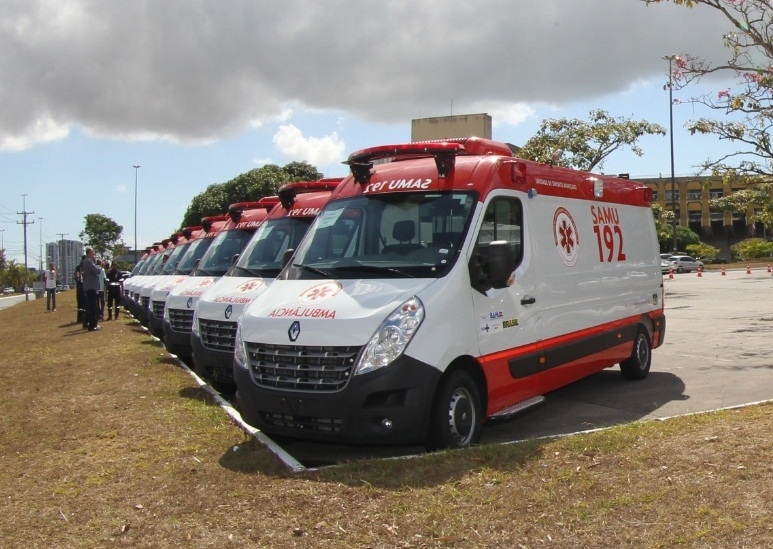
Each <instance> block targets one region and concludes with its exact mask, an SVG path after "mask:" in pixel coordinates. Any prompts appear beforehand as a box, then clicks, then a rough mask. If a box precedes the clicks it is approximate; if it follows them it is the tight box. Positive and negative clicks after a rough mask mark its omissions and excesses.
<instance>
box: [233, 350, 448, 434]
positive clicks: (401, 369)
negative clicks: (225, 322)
mask: <svg viewBox="0 0 773 549" xmlns="http://www.w3.org/2000/svg"><path fill="white" fill-rule="evenodd" d="M233 374H234V379H235V381H236V387H237V402H238V406H239V409H240V411H241V414H242V417H243V419H244V420H245V421H246V422H247V423H249V424H251V425H253V426H254V427H256V428H258V429H260V430H261V431H263V432H265V433H268V434H271V435H280V436H286V437H292V438H299V439H307V440H316V441H325V442H338V443H345V444H374V445H377V444H382V445H387V444H388V445H393V444H413V443H418V444H420V443H423V442H424V440H425V439H426V436H427V428H428V421H429V416H430V410H431V407H432V399H433V397H434V394H435V388H436V387H437V384H438V382H439V380H440V376H441V372H440V371H439V370H438V369H437V368H434V367H432V366H430V365H428V364H424V363H422V362H419V361H417V360H415V359H413V358H411V357H407V356H405V355H402V356H401V357H400V358H398V359H397V360H396V361H395V362H394V363H393V364H391V365H390V366H388V367H386V368H382V369H380V370H377V371H375V372H371V373H368V374H364V375H360V376H354V377H353V378H352V379H351V380H350V381H349V382H348V383H347V385H346V386H345V387H344V388H343V389H342V390H340V391H334V392H330V393H314V392H300V391H287V390H277V389H272V388H265V387H261V386H258V385H257V384H256V383H255V381H254V380H253V379H252V375H251V374H250V372H249V371H248V370H245V369H243V368H241V367H239V366H236V365H234V368H233Z"/></svg>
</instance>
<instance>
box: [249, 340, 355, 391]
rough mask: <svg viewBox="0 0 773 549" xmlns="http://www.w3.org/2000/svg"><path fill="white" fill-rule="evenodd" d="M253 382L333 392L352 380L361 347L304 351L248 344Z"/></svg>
mask: <svg viewBox="0 0 773 549" xmlns="http://www.w3.org/2000/svg"><path fill="white" fill-rule="evenodd" d="M246 350H247V357H248V360H249V363H250V374H251V375H252V380H253V381H254V382H255V383H256V384H258V385H259V386H261V387H266V388H271V389H283V390H288V391H310V392H315V393H321V392H332V391H339V390H341V389H343V388H344V387H345V386H346V384H347V383H348V381H349V379H350V378H351V375H352V372H353V370H354V365H355V363H356V361H357V355H358V354H359V352H360V347H328V346H320V347H304V346H300V345H270V344H267V343H249V342H248V343H247V344H246Z"/></svg>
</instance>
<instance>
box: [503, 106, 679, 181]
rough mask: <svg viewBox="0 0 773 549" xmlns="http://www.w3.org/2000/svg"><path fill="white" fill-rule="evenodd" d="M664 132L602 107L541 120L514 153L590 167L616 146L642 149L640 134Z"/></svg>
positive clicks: (600, 165) (599, 164) (596, 165)
mask: <svg viewBox="0 0 773 549" xmlns="http://www.w3.org/2000/svg"><path fill="white" fill-rule="evenodd" d="M655 134H659V135H665V134H666V130H665V128H663V127H662V126H659V125H658V124H651V123H649V122H646V121H635V120H631V119H630V118H624V117H613V116H610V114H609V113H608V112H606V111H604V110H600V109H596V110H593V111H590V113H589V120H588V121H587V122H586V121H584V120H579V119H576V118H575V119H572V120H569V119H566V118H559V119H548V120H543V121H542V124H541V125H540V129H539V130H538V131H537V134H536V135H534V136H533V137H531V138H530V139H529V140H528V141H527V142H526V143H525V144H524V145H523V147H521V149H520V150H519V151H518V153H517V154H518V156H520V157H522V158H527V159H530V160H537V161H539V162H552V163H554V164H557V165H559V166H566V167H571V168H577V169H580V170H586V171H592V170H594V169H596V168H598V169H601V168H603V167H604V161H605V160H606V158H607V157H608V156H609V155H610V154H612V153H613V152H615V151H616V150H618V149H620V148H623V147H628V148H630V149H631V151H633V152H634V153H635V154H636V155H638V156H641V155H642V154H643V151H642V150H641V148H640V147H639V146H637V145H636V142H637V141H638V140H639V138H640V137H642V136H644V135H655Z"/></svg>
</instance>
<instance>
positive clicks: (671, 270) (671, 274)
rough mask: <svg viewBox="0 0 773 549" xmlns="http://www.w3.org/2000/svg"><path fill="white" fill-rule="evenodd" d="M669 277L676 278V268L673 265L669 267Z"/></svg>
mask: <svg viewBox="0 0 773 549" xmlns="http://www.w3.org/2000/svg"><path fill="white" fill-rule="evenodd" d="M668 278H674V269H673V268H672V267H669V268H668Z"/></svg>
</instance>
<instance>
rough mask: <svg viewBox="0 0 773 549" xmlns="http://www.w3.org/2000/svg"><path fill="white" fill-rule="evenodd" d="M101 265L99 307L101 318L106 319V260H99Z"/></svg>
mask: <svg viewBox="0 0 773 549" xmlns="http://www.w3.org/2000/svg"><path fill="white" fill-rule="evenodd" d="M97 267H99V292H97V302H98V306H97V309H98V310H99V315H98V317H99V320H104V319H105V284H106V283H107V274H106V273H105V267H104V262H102V261H97Z"/></svg>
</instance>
